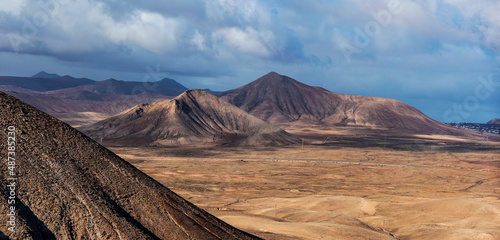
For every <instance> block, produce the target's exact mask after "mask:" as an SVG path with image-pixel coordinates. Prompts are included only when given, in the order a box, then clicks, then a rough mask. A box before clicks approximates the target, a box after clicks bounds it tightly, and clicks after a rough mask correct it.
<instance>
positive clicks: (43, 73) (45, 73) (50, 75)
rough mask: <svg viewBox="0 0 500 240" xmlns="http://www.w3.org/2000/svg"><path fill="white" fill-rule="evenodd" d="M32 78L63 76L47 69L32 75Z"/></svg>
mask: <svg viewBox="0 0 500 240" xmlns="http://www.w3.org/2000/svg"><path fill="white" fill-rule="evenodd" d="M31 77H32V78H59V77H61V76H59V75H57V74H55V73H47V72H45V71H40V72H39V73H37V74H35V75H33V76H31Z"/></svg>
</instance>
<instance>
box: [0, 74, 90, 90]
mask: <svg viewBox="0 0 500 240" xmlns="http://www.w3.org/2000/svg"><path fill="white" fill-rule="evenodd" d="M37 75H42V77H35V76H37ZM47 76H48V75H44V74H41V73H38V74H35V75H34V76H33V77H8V76H3V77H0V85H11V86H15V87H20V88H24V89H29V90H34V91H38V92H45V91H51V90H57V89H62V88H71V87H77V86H81V85H85V84H89V83H93V82H94V81H93V80H90V79H88V78H74V77H71V76H63V77H59V76H58V75H55V76H57V77H55V78H47Z"/></svg>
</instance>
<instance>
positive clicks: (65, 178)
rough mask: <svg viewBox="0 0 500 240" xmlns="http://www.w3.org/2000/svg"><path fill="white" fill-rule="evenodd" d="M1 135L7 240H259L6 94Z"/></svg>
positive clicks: (0, 110)
mask: <svg viewBox="0 0 500 240" xmlns="http://www.w3.org/2000/svg"><path fill="white" fill-rule="evenodd" d="M14 128H15V129H14ZM0 129H1V131H0V136H1V139H2V141H0V156H1V158H2V165H1V166H0V174H1V176H2V177H1V178H0V192H1V196H0V212H1V213H2V214H0V222H2V224H0V238H1V239H258V238H257V237H254V236H252V235H250V234H247V233H245V232H242V231H240V230H238V229H235V228H234V227H232V226H230V225H228V224H226V223H225V222H223V221H221V220H219V219H217V218H216V217H214V216H213V215H211V214H209V213H207V212H205V211H204V210H202V209H200V208H198V207H196V206H195V205H193V204H191V203H190V202H188V201H186V200H184V199H183V198H182V197H180V196H178V195H177V194H175V193H174V192H172V191H170V190H169V189H168V188H166V187H164V186H163V185H161V184H160V183H158V182H156V181H155V180H153V179H152V178H150V177H148V176H147V175H146V174H144V173H142V172H141V171H139V170H138V169H136V168H135V167H133V166H132V165H131V164H129V163H127V162H126V161H124V160H122V159H121V158H119V157H118V156H116V155H115V154H113V153H112V152H111V151H109V150H107V149H106V148H104V147H102V146H101V145H99V144H98V143H96V142H94V141H92V140H91V139H90V138H88V137H86V136H85V135H83V134H82V133H80V132H78V131H77V130H75V129H73V128H71V127H70V126H68V125H67V124H65V123H63V122H61V121H59V120H57V119H55V118H53V117H51V116H49V115H47V114H45V113H43V112H41V111H39V110H37V109H35V108H33V107H31V106H29V105H27V104H25V103H23V102H21V101H19V100H17V99H15V98H13V97H12V96H9V95H7V94H4V93H0ZM9 132H11V133H9ZM14 134H15V136H14ZM8 136H9V137H12V138H10V139H9V140H8ZM7 142H9V144H7ZM11 143H12V144H11ZM14 144H15V145H14ZM8 146H11V147H10V148H8ZM14 146H15V149H14V148H13V147H14ZM8 152H15V154H9V153H8ZM7 156H10V157H13V158H15V161H14V160H13V159H10V161H11V162H13V163H15V165H10V166H14V167H15V168H14V170H13V171H12V174H11V169H8V168H7V166H8V163H7ZM8 177H12V178H16V179H8ZM7 214H9V215H7ZM11 216H13V217H14V218H15V220H14V221H15V229H13V230H15V232H11V231H10V230H9V229H8V227H10V226H11V225H10V223H7V221H8V220H9V219H11Z"/></svg>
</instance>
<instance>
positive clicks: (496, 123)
mask: <svg viewBox="0 0 500 240" xmlns="http://www.w3.org/2000/svg"><path fill="white" fill-rule="evenodd" d="M486 124H495V125H500V118H494V119H491V120H490V121H488V122H487V123H486Z"/></svg>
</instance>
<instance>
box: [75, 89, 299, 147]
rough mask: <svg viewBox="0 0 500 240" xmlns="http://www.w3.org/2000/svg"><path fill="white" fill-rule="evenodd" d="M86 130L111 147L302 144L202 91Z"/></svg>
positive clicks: (134, 110)
mask: <svg viewBox="0 0 500 240" xmlns="http://www.w3.org/2000/svg"><path fill="white" fill-rule="evenodd" d="M81 131H82V132H84V133H85V134H87V135H88V136H90V137H92V138H94V139H96V140H101V138H102V141H103V142H108V143H111V144H130V143H135V144H136V143H137V142H141V143H143V144H153V145H179V144H180V145H182V144H206V143H209V144H211V143H215V144H231V145H281V144H291V143H295V142H297V141H298V139H296V138H294V137H292V136H291V135H289V134H288V133H287V132H285V131H283V130H282V129H280V128H278V127H274V126H272V125H270V124H269V123H266V122H264V121H262V120H260V119H258V118H256V117H254V116H252V115H250V114H248V113H247V112H245V111H242V110H241V109H239V108H237V107H235V106H233V105H231V104H229V103H227V102H226V101H223V100H221V99H220V98H218V97H216V96H214V95H212V94H209V93H207V92H205V91H203V90H188V91H186V92H184V93H183V94H181V95H179V96H178V97H176V98H174V99H170V100H165V101H161V102H156V103H153V104H149V105H146V104H143V105H138V106H136V107H133V108H131V109H129V110H126V111H124V112H121V113H119V114H116V115H115V116H113V117H111V118H108V119H105V120H102V121H100V122H97V123H94V124H92V125H89V126H85V127H82V128H81Z"/></svg>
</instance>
